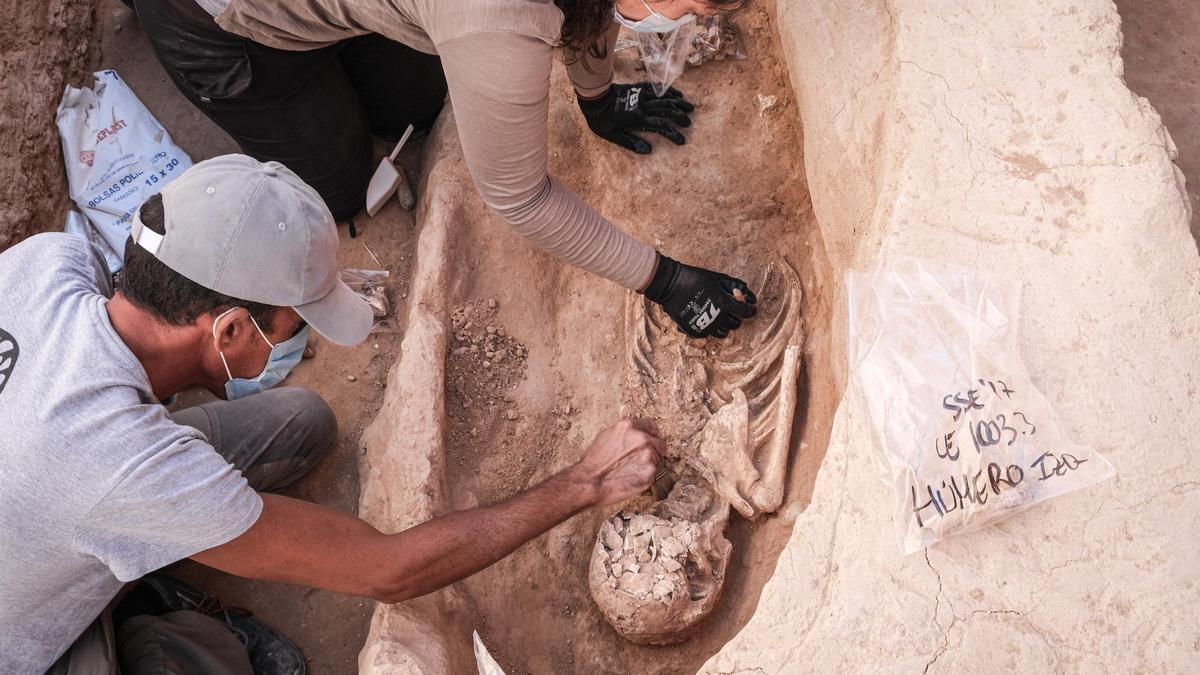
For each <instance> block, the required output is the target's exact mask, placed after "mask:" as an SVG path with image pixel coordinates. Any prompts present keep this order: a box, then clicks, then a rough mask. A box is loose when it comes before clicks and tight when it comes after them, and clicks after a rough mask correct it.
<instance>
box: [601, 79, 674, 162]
mask: <svg viewBox="0 0 1200 675" xmlns="http://www.w3.org/2000/svg"><path fill="white" fill-rule="evenodd" d="M579 109H580V110H582V111H583V116H584V118H586V119H587V123H588V126H589V127H591V129H592V131H594V132H596V135H597V136H599V137H600V138H603V139H605V140H608V141H611V142H613V143H616V144H617V145H619V146H621V147H623V148H625V149H626V150H632V151H634V152H636V153H638V154H639V155H648V154H650V150H651V149H652V148H651V147H650V144H649V143H648V142H646V140H645V139H643V138H642V137H641V136H638V135H637V134H633V133H630V132H633V131H653V132H655V133H659V134H662V135H663V136H664V137H666V138H667V139H668V140H670V141H671V142H672V143H674V144H676V145H683V144H684V143H687V139H686V138H684V137H683V134H681V133H679V129H677V128H676V127H689V126H691V125H692V118H690V117H688V113H690V112H692V111H693V110H695V109H696V108H695V106H693V105H692V104H691V103H688V102H687V101H686V100H685V99H684V98H683V94H681V93H679V92H678V91H676V90H675V88H674V87H672V88H670V89H668V90H667V93H665V94H663V95H662V96H658V95H656V94H655V93H654V87H653V86H651V84H650V83H649V82H641V83H639V84H614V85H612V86H611V87H609V89H608V93H607V94H605V95H604V96H601V97H600V98H598V99H594V100H590V101H589V100H587V99H584V98H582V97H580V99H579Z"/></svg>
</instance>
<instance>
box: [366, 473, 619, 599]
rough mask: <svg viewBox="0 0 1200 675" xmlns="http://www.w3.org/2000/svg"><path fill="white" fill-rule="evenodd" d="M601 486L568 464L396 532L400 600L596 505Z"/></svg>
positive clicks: (395, 589)
mask: <svg viewBox="0 0 1200 675" xmlns="http://www.w3.org/2000/svg"><path fill="white" fill-rule="evenodd" d="M595 493H596V488H595V486H594V485H593V484H592V483H591V482H590V481H588V480H586V479H584V478H582V477H580V476H579V472H577V471H575V470H573V469H568V470H566V471H563V472H561V473H558V474H556V475H555V476H553V477H551V478H549V479H548V480H546V481H544V482H543V483H541V484H539V485H537V486H535V487H533V488H532V489H530V490H528V491H526V492H523V493H521V494H519V495H517V496H515V497H512V498H510V499H508V500H506V501H504V502H501V503H499V504H495V505H492V506H485V507H479V508H474V509H468V510H466V511H457V512H454V513H450V514H447V515H445V516H441V517H439V518H435V519H433V520H430V521H427V522H425V523H422V524H420V525H417V526H416V527H413V528H410V529H408V530H405V531H403V532H400V533H398V534H395V535H392V537H391V539H392V547H393V550H394V558H393V561H394V563H399V564H393V566H392V573H393V574H395V577H394V578H393V579H392V583H389V584H388V586H389V588H391V589H392V593H390V594H389V596H391V597H388V598H386V599H387V600H388V601H390V602H399V601H401V600H406V599H408V598H413V597H417V596H420V595H424V594H426V593H430V592H432V591H435V590H437V589H439V588H442V587H443V586H447V585H449V584H452V583H454V582H456V581H459V580H461V579H464V578H466V577H468V576H470V575H472V574H474V573H476V572H478V571H480V570H482V569H484V568H486V567H488V566H490V565H491V564H492V563H494V562H496V561H498V560H500V559H501V558H504V557H505V556H507V555H508V554H510V553H512V552H513V551H515V550H517V549H518V548H520V547H521V546H522V545H523V544H525V543H526V542H528V541H529V540H531V539H533V538H534V537H537V536H538V535H540V534H542V533H543V532H545V531H546V530H549V529H550V528H552V527H554V526H555V525H557V524H559V523H561V522H562V521H564V520H566V519H567V518H570V517H571V516H573V515H575V514H576V513H578V512H579V511H582V510H583V509H585V508H587V507H588V506H590V505H591V504H592V503H593V502H594V500H595Z"/></svg>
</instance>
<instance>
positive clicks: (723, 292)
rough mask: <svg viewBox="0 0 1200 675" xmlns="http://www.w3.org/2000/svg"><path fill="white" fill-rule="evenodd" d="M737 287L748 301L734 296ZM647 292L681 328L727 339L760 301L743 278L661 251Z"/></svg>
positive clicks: (691, 334) (692, 333)
mask: <svg viewBox="0 0 1200 675" xmlns="http://www.w3.org/2000/svg"><path fill="white" fill-rule="evenodd" d="M734 290H738V291H740V292H741V294H742V295H743V296H744V297H745V302H738V300H737V299H736V298H734V297H733V292H734ZM643 293H644V294H645V295H646V297H647V298H650V299H651V300H653V301H654V302H657V303H658V304H659V305H661V306H662V308H663V311H665V312H666V313H667V316H669V317H671V318H672V319H674V320H675V323H677V324H679V330H681V331H683V332H684V333H687V334H688V335H689V336H691V337H694V338H701V337H708V336H710V335H711V336H713V337H718V338H724V337H725V336H727V335H729V331H731V330H734V329H735V328H737V327H738V326H740V325H742V319H749V318H750V317H752V316H754V313H755V311H756V310H755V308H754V305H755V304H756V303H757V302H758V298H756V297H754V293H753V292H752V291H751V290H750V287H749V286H747V285H746V282H744V281H742V280H741V279H735V278H733V277H731V276H729V275H728V274H721V273H720V272H713V271H711V270H706V269H703V268H700V267H692V266H691V265H684V264H683V263H680V262H677V261H675V260H672V259H670V258H668V257H667V256H665V255H663V254H661V253H660V254H658V269H657V270H656V271H655V272H654V278H653V279H651V280H650V285H649V286H647V287H646V290H645V291H643Z"/></svg>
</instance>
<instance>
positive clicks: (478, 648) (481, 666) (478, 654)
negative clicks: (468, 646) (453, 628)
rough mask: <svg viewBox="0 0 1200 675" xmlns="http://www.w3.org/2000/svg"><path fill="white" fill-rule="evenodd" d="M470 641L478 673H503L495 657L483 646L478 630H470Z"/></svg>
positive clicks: (482, 674)
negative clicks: (473, 647) (473, 649)
mask: <svg viewBox="0 0 1200 675" xmlns="http://www.w3.org/2000/svg"><path fill="white" fill-rule="evenodd" d="M471 642H472V644H473V645H474V646H475V668H476V669H477V670H478V671H479V675H504V669H503V668H501V667H500V664H499V663H496V659H494V658H492V655H491V654H489V653H488V650H487V647H485V646H484V644H483V640H482V639H480V637H479V631H477V630H473V631H471Z"/></svg>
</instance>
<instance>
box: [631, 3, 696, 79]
mask: <svg viewBox="0 0 1200 675" xmlns="http://www.w3.org/2000/svg"><path fill="white" fill-rule="evenodd" d="M696 31H697V27H696V21H695V19H693V20H691V21H688V22H687V23H685V24H683V25H682V26H680V27H679V28H677V29H675V30H673V31H671V32H670V33H633V38H634V39H635V40H637V43H638V50H639V51H640V52H641V55H642V63H643V64H644V65H645V66H646V78H647V79H648V80H650V85H651V86H652V87H653V88H654V93H655V94H657V95H659V96H662V95H663V94H665V93H667V90H668V89H670V88H671V85H672V84H673V83H674V82H675V80H676V79H677V78H678V77H679V76H680V74H682V73H683V67H684V66H685V65H687V60H688V57H689V56H691V54H692V42H693V40H694V39H695V37H696Z"/></svg>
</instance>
